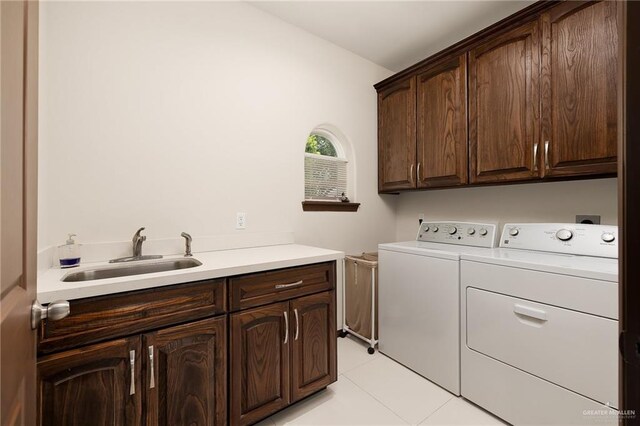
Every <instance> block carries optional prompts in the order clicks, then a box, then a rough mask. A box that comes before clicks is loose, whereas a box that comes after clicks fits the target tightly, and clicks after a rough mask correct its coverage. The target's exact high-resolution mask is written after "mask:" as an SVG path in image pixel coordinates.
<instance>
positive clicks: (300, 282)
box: [276, 280, 304, 290]
mask: <svg viewBox="0 0 640 426" xmlns="http://www.w3.org/2000/svg"><path fill="white" fill-rule="evenodd" d="M303 282H304V281H303V280H300V281H296V282H295V283H289V284H276V290H277V289H281V288H289V287H295V286H297V285H302V283H303Z"/></svg>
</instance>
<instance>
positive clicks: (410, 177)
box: [409, 163, 413, 183]
mask: <svg viewBox="0 0 640 426" xmlns="http://www.w3.org/2000/svg"><path fill="white" fill-rule="evenodd" d="M409 181H410V182H411V183H413V163H412V164H411V167H410V168H409Z"/></svg>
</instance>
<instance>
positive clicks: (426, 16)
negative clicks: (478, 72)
mask: <svg viewBox="0 0 640 426" xmlns="http://www.w3.org/2000/svg"><path fill="white" fill-rule="evenodd" d="M249 3H250V4H251V5H253V6H255V7H257V8H258V9H261V10H263V11H265V12H268V13H270V14H272V15H274V16H277V17H279V18H281V19H282V20H284V21H286V22H288V23H290V24H293V25H295V26H297V27H299V28H302V29H303V30H306V31H308V32H310V33H312V34H314V35H316V36H318V37H320V38H323V39H325V40H328V41H330V42H332V43H334V44H336V45H338V46H340V47H343V48H345V49H347V50H349V51H351V52H353V53H355V54H357V55H359V56H362V57H364V58H366V59H369V60H370V61H372V62H374V63H376V64H378V65H381V66H383V67H384V68H387V69H389V70H391V71H400V70H401V69H404V68H406V67H408V66H409V65H412V64H414V63H416V62H418V61H420V60H422V59H424V58H426V57H427V56H430V55H431V54H433V53H436V52H438V51H439V50H442V49H443V48H445V47H447V46H450V45H451V44H453V43H455V42H457V41H460V40H462V39H463V38H465V37H467V36H469V35H471V34H473V33H475V32H477V31H479V30H481V29H483V28H485V27H487V26H489V25H490V24H492V23H494V22H497V21H499V20H500V19H502V18H505V17H507V16H509V15H511V14H512V13H514V12H516V11H517V10H520V9H523V8H525V7H526V6H528V5H530V4H532V3H534V1H532V0H502V1H484V0H475V1H474V0H465V1H451V0H450V1H444V0H443V1H433V0H431V1H428V0H423V1H392V0H388V1H253V2H249Z"/></svg>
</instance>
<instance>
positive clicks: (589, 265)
mask: <svg viewBox="0 0 640 426" xmlns="http://www.w3.org/2000/svg"><path fill="white" fill-rule="evenodd" d="M461 259H462V260H463V261H464V260H471V261H474V262H482V263H490V264H495V265H501V266H509V267H515V268H521V269H532V270H535V271H542V272H550V273H555V274H563V275H572V276H576V277H582V278H590V279H595V280H603V281H611V282H616V283H617V282H618V260H617V259H610V258H604V257H592V256H575V255H570V254H560V253H546V252H539V251H530V250H518V249H504V248H498V249H493V250H485V251H484V252H477V253H463V254H462V255H461Z"/></svg>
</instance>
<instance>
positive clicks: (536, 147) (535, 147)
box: [533, 142, 538, 170]
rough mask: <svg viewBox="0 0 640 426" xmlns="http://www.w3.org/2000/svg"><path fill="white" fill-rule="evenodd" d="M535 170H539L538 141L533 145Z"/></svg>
mask: <svg viewBox="0 0 640 426" xmlns="http://www.w3.org/2000/svg"><path fill="white" fill-rule="evenodd" d="M533 170H538V142H536V143H535V144H534V145H533Z"/></svg>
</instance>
